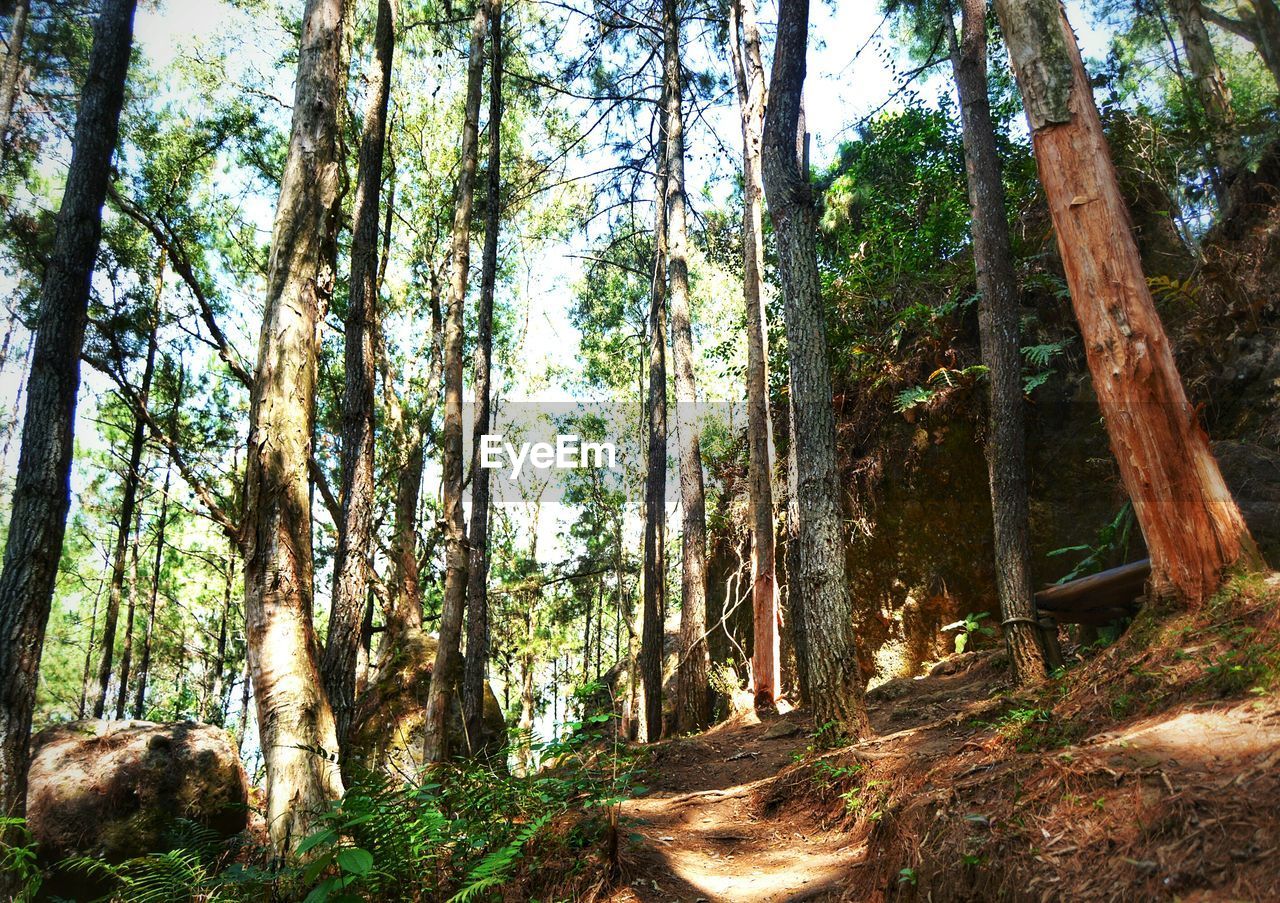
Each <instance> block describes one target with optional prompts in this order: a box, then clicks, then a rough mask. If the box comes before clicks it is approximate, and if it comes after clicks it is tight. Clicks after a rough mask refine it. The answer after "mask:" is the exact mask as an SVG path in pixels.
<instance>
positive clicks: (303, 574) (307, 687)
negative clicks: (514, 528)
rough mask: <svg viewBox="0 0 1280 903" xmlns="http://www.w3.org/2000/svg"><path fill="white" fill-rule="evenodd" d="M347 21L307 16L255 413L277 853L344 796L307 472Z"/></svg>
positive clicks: (250, 599)
mask: <svg viewBox="0 0 1280 903" xmlns="http://www.w3.org/2000/svg"><path fill="white" fill-rule="evenodd" d="M345 11H346V10H345V5H344V3H343V0H307V4H306V8H305V10H304V12H303V17H302V37H301V46H300V50H299V55H298V78H297V85H296V88H295V93H294V105H293V122H292V125H291V128H290V135H289V149H288V153H287V156H286V158H285V167H284V174H283V177H282V179H281V182H280V199H279V202H278V205H277V207H276V218H275V226H274V228H273V231H272V237H271V260H270V264H269V268H268V274H267V298H266V305H265V309H264V312H263V321H262V331H261V333H260V336H259V344H258V363H257V368H256V372H255V376H254V380H253V392H252V399H251V403H250V415H249V416H250V425H249V453H248V462H247V471H246V475H245V494H244V506H245V510H244V519H243V521H244V522H243V524H242V527H241V529H242V531H243V536H244V543H243V544H244V556H245V632H246V639H247V641H248V654H249V666H250V669H251V670H252V673H253V684H254V696H255V700H256V703H257V710H258V729H259V733H260V736H261V742H262V756H263V762H264V764H265V766H266V770H267V826H268V830H269V832H270V835H271V841H272V843H273V845H274V846H275V848H276V850H277V852H278V853H280V854H286V853H289V852H291V851H292V849H293V847H294V846H295V845H296V844H297V843H298V841H300V840H301V839H302V838H304V837H306V836H307V834H308V833H309V830H310V825H311V823H312V818H313V814H314V811H315V810H317V809H318V808H320V807H322V806H323V805H325V804H326V803H327V802H328V801H330V800H333V799H337V798H338V797H339V796H341V794H342V779H341V776H340V775H339V773H338V769H337V766H336V765H335V763H334V762H333V761H332V759H331V756H332V755H333V754H334V753H336V751H337V733H336V729H335V725H334V718H333V710H332V709H331V708H330V705H329V699H328V696H327V695H326V694H325V692H324V688H323V686H322V685H321V677H320V669H319V663H318V662H317V660H316V657H317V653H316V639H315V628H314V626H313V625H312V620H311V618H312V608H313V596H312V593H313V587H312V583H313V579H314V572H313V562H312V551H311V495H310V485H309V480H308V465H309V463H310V460H311V437H312V426H313V422H314V417H315V398H316V361H317V356H318V349H317V347H316V335H317V324H318V319H319V312H320V307H321V304H322V303H325V304H327V295H328V294H329V292H331V291H332V285H331V284H329V283H328V282H327V281H322V280H321V273H322V267H323V264H324V260H323V257H324V248H325V246H326V244H327V242H328V239H327V235H326V232H327V230H328V229H329V228H332V227H333V225H334V223H333V222H332V219H331V217H330V209H331V206H332V204H333V202H334V198H335V197H336V194H337V191H338V175H339V168H340V167H339V160H338V117H339V115H340V111H341V108H342V104H343V96H342V91H341V87H342V85H343V83H344V79H343V77H342V72H341V59H342V43H343V24H344V23H343V18H344V15H345Z"/></svg>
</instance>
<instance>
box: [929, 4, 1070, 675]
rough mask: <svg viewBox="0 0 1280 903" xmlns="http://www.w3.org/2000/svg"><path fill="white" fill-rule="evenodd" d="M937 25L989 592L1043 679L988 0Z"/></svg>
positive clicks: (1028, 668) (1016, 648)
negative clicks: (988, 525)
mask: <svg viewBox="0 0 1280 903" xmlns="http://www.w3.org/2000/svg"><path fill="white" fill-rule="evenodd" d="M949 6H950V4H948V9H947V11H946V22H945V27H946V29H947V38H948V43H949V47H950V50H951V68H952V71H953V72H954V74H955V80H956V91H957V93H958V94H959V97H960V123H961V133H962V138H963V142H964V162H965V172H966V175H967V177H968V185H969V208H970V211H971V217H972V224H973V262H974V266H975V268H976V270H977V277H978V292H979V299H978V333H979V340H980V343H981V346H982V360H983V363H985V364H986V366H987V443H986V457H987V476H988V478H989V482H990V485H991V513H992V520H993V527H994V535H993V539H994V548H995V566H996V592H997V594H998V595H999V598H1000V616H1001V619H1002V625H1003V628H1002V629H1003V633H1004V639H1005V645H1006V647H1007V648H1008V650H1009V661H1010V662H1011V663H1012V666H1013V678H1014V682H1015V683H1017V684H1019V685H1025V684H1029V683H1032V682H1035V681H1038V680H1043V679H1044V678H1045V677H1047V676H1048V672H1047V671H1046V669H1045V659H1044V650H1043V649H1042V648H1041V645H1040V628H1039V626H1038V624H1037V622H1036V610H1035V601H1034V598H1033V595H1034V592H1035V590H1034V588H1033V586H1032V584H1031V538H1030V516H1031V515H1030V506H1029V502H1028V499H1027V453H1026V427H1025V426H1024V417H1023V410H1022V404H1023V402H1022V394H1023V393H1022V357H1021V351H1020V341H1019V334H1018V281H1017V278H1016V277H1015V275H1014V270H1013V251H1012V249H1011V248H1010V245H1009V223H1008V214H1007V213H1006V212H1005V199H1004V181H1003V178H1002V176H1001V172H1000V156H999V153H998V152H997V150H996V132H995V126H994V124H993V123H992V121H991V101H990V98H989V96H988V94H987V0H960V16H961V26H960V28H961V33H960V36H959V38H958V39H957V36H956V32H955V26H954V23H953V19H952V13H951V10H950V8H949Z"/></svg>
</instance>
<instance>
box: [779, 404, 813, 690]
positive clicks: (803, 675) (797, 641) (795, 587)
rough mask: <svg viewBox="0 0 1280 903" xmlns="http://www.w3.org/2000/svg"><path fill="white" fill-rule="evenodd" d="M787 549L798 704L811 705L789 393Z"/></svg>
mask: <svg viewBox="0 0 1280 903" xmlns="http://www.w3.org/2000/svg"><path fill="white" fill-rule="evenodd" d="M787 432H788V436H789V439H788V441H787V548H786V554H785V556H784V560H785V562H786V568H787V616H788V617H789V619H790V624H791V642H792V651H793V652H794V653H795V663H796V689H797V690H799V696H800V702H801V704H803V705H806V706H812V705H813V693H812V691H811V689H810V686H809V638H808V636H806V634H805V624H806V621H805V616H804V593H803V592H801V591H800V574H801V573H802V572H803V571H804V568H803V566H802V565H801V561H800V552H801V546H800V526H799V525H800V500H799V492H798V491H797V490H798V487H799V485H800V474H799V470H800V466H799V463H798V462H797V461H796V439H795V436H796V409H795V404H793V399H792V398H791V395H790V393H788V395H787Z"/></svg>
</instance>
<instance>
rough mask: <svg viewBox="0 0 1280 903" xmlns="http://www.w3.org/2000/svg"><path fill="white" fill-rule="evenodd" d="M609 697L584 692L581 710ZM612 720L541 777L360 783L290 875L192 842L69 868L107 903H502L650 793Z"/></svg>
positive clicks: (602, 721)
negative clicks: (546, 859)
mask: <svg viewBox="0 0 1280 903" xmlns="http://www.w3.org/2000/svg"><path fill="white" fill-rule="evenodd" d="M595 689H597V688H596V687H595V686H594V685H590V686H587V687H583V688H582V690H580V691H579V694H578V696H579V699H580V700H586V699H587V698H589V697H590V694H591V693H592V692H593V691H594V690H595ZM611 720H612V716H611V715H609V714H604V713H595V714H590V713H589V714H585V715H584V716H583V718H582V720H580V721H577V722H573V723H571V724H569V725H567V726H566V732H565V734H564V735H563V736H561V737H558V738H555V739H553V740H551V741H549V742H543V743H535V744H534V746H535V749H536V751H537V752H538V753H539V754H540V755H539V761H541V762H542V763H544V764H543V767H542V768H541V769H540V770H537V771H534V772H532V773H530V774H527V775H516V774H513V773H511V772H510V771H509V770H508V769H507V767H506V763H505V762H494V763H481V762H471V761H456V762H451V763H449V764H448V765H447V766H438V767H435V768H430V769H424V770H423V771H422V772H420V773H418V774H416V775H412V776H409V777H408V778H405V777H403V776H400V775H395V776H392V775H387V774H384V773H365V774H362V775H358V776H356V778H355V779H354V780H353V781H352V782H351V783H350V786H349V787H348V789H347V792H346V794H345V795H344V796H343V798H342V799H341V800H338V801H337V802H335V803H334V804H333V805H332V806H331V807H330V808H329V809H327V810H326V811H324V812H322V813H320V814H319V815H318V819H317V828H316V830H315V831H314V832H313V833H312V834H310V835H309V836H307V837H305V838H304V839H303V840H302V841H301V842H300V843H299V844H298V848H297V854H298V858H297V859H294V860H291V861H290V862H287V863H283V864H281V863H276V864H273V865H271V866H270V867H268V866H265V865H254V864H253V863H254V862H259V861H261V862H268V861H269V860H270V856H269V852H268V851H266V850H248V851H245V850H243V847H242V848H241V850H240V852H247V853H248V855H240V856H235V858H236V859H237V860H238V861H236V862H234V863H233V864H230V865H227V862H228V860H229V859H230V858H232V856H233V855H234V853H235V849H234V846H235V843H234V842H233V843H232V845H231V846H230V847H229V845H228V844H226V843H222V842H219V841H218V840H217V839H216V838H213V837H212V836H211V835H200V834H198V833H188V835H187V842H186V843H184V844H183V845H180V846H176V847H175V848H174V849H172V850H170V851H168V852H165V853H155V854H152V855H149V856H145V857H141V858H138V859H133V860H130V861H128V862H125V863H122V864H119V865H114V864H109V863H105V862H102V861H99V860H96V859H84V858H82V859H77V860H73V861H69V862H65V863H62V867H63V868H64V869H72V870H76V871H79V872H80V873H82V874H84V875H86V877H91V878H92V879H94V880H95V881H96V882H98V883H100V884H102V885H104V886H110V887H112V888H113V890H112V891H111V892H110V893H108V894H107V896H106V897H104V898H102V899H103V900H111V901H117V900H118V901H129V903H180V901H196V900H198V901H201V903H240V901H254V903H257V901H260V900H267V899H269V900H279V901H302V903H355V901H362V900H377V901H388V903H394V901H421V900H446V901H449V903H468V901H480V900H486V899H490V898H491V897H492V895H493V892H494V890H495V889H496V888H498V887H499V886H505V885H508V884H509V883H510V882H511V880H512V879H513V877H514V876H515V875H516V872H517V870H518V869H519V867H520V866H521V864H522V862H523V861H525V860H527V859H528V858H529V857H530V852H531V850H533V849H535V848H539V849H540V852H541V853H542V854H543V855H546V856H559V857H566V856H568V857H576V861H577V862H578V863H580V865H579V867H580V868H585V867H586V865H587V863H588V857H587V856H585V855H583V854H584V853H585V852H586V851H588V850H589V849H591V848H593V847H595V846H597V845H599V844H600V843H601V841H608V840H610V838H608V837H607V835H608V834H609V833H610V832H614V833H615V834H616V831H617V829H618V814H617V810H618V807H619V806H620V805H621V803H622V802H623V801H624V800H626V799H628V798H629V797H630V796H632V795H633V794H635V793H639V792H643V788H641V787H638V786H637V785H636V776H637V774H638V760H637V758H636V757H635V756H633V755H631V754H629V753H628V751H627V750H626V748H625V747H624V746H623V744H622V743H621V741H620V740H619V739H618V738H617V737H616V735H615V733H614V732H613V731H611V730H610V729H609V728H610V727H611V725H610V722H611ZM565 816H569V817H567V818H566V817H565ZM560 825H566V826H567V827H566V828H565V829H563V830H561V829H560ZM608 846H609V848H610V849H612V848H614V847H615V846H616V844H615V843H609V844H608ZM544 848H545V849H544ZM16 849H18V848H8V847H6V848H5V855H6V856H7V857H8V856H12V857H13V858H14V860H15V861H16V862H19V863H21V862H24V861H26V859H25V854H22V853H21V852H12V853H11V852H10V851H11V850H16ZM5 861H6V862H8V859H6V860H5ZM32 861H34V855H32Z"/></svg>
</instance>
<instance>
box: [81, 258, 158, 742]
mask: <svg viewBox="0 0 1280 903" xmlns="http://www.w3.org/2000/svg"><path fill="white" fill-rule="evenodd" d="M159 269H160V271H161V272H162V273H163V271H164V255H163V253H162V254H161V257H160V267H159ZM158 280H159V277H157V281H158ZM158 309H159V308H157V310H158ZM158 328H159V324H158V322H153V323H152V324H151V333H150V336H149V338H148V339H147V357H146V362H145V364H144V365H143V369H142V383H141V385H140V386H139V388H138V404H139V405H140V406H141V407H142V409H143V410H145V409H146V407H147V398H148V396H149V395H150V394H151V379H152V376H153V375H154V374H155V369H156V330H157V329H158ZM146 440H147V422H146V420H145V417H144V415H143V414H142V413H138V414H135V415H134V419H133V433H132V435H131V436H130V439H129V459H128V462H127V464H126V465H125V472H124V475H123V476H124V484H123V489H122V492H121V496H120V513H119V521H120V522H119V524H118V525H117V529H116V545H115V552H114V554H113V555H112V558H111V581H110V583H108V584H107V586H108V589H107V610H106V613H105V616H104V618H103V622H102V653H101V656H100V657H99V659H98V685H97V687H96V688H95V689H94V694H93V717H94V718H101V717H103V715H104V714H105V712H106V708H107V690H108V685H109V684H110V683H111V665H112V662H113V660H114V657H115V646H116V624H117V622H118V621H119V620H120V602H121V600H122V598H123V596H124V577H125V569H126V568H127V567H128V558H129V536H130V534H131V533H132V531H133V512H134V508H135V507H136V505H137V500H138V483H139V481H140V479H141V473H140V470H141V468H142V452H143V448H144V446H145V445H146ZM130 611H131V612H132V608H131V609H130Z"/></svg>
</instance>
